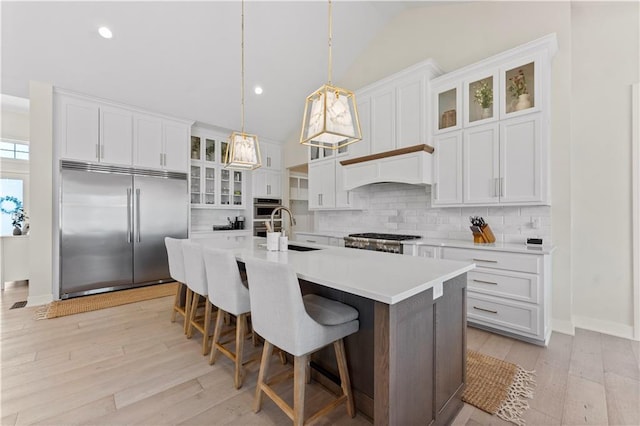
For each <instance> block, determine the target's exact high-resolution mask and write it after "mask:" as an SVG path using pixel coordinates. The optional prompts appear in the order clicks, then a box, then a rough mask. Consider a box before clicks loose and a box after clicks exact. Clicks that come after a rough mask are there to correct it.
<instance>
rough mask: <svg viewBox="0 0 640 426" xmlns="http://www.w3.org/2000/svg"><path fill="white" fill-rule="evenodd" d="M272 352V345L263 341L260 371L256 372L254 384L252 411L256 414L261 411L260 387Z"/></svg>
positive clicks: (266, 373) (267, 369) (266, 374)
mask: <svg viewBox="0 0 640 426" xmlns="http://www.w3.org/2000/svg"><path fill="white" fill-rule="evenodd" d="M272 350H273V345H272V344H271V343H269V342H268V341H266V340H265V341H264V346H263V348H262V359H261V361H260V371H259V372H258V383H257V384H256V399H255V401H254V403H253V411H255V412H256V413H257V412H258V411H260V409H262V387H263V386H264V383H265V379H266V377H267V376H268V374H269V361H270V359H271V351H272Z"/></svg>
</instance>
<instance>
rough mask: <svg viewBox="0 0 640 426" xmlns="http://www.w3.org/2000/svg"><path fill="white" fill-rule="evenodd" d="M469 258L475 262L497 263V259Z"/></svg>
mask: <svg viewBox="0 0 640 426" xmlns="http://www.w3.org/2000/svg"><path fill="white" fill-rule="evenodd" d="M471 260H473V261H475V262H488V263H498V261H497V260H486V259H476V258H473V259H471Z"/></svg>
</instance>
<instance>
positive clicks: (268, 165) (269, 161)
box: [267, 157, 271, 167]
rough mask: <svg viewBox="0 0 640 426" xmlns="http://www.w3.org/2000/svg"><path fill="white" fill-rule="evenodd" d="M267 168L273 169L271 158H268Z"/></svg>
mask: <svg viewBox="0 0 640 426" xmlns="http://www.w3.org/2000/svg"><path fill="white" fill-rule="evenodd" d="M267 167H271V157H267Z"/></svg>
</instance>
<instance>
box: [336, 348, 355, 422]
mask: <svg viewBox="0 0 640 426" xmlns="http://www.w3.org/2000/svg"><path fill="white" fill-rule="evenodd" d="M333 347H334V349H335V351H336V360H337V361H338V370H339V372H340V386H341V387H342V393H343V394H344V395H345V396H346V397H347V401H346V405H347V414H349V417H352V418H353V417H355V415H356V412H355V408H354V405H353V394H352V393H351V380H350V379H349V370H348V369H347V357H346V354H345V351H344V339H340V340H337V341H335V342H333Z"/></svg>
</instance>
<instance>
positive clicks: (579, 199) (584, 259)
mask: <svg viewBox="0 0 640 426" xmlns="http://www.w3.org/2000/svg"><path fill="white" fill-rule="evenodd" d="M571 23H572V26H571V28H572V39H573V49H572V68H573V71H572V73H571V75H572V81H571V84H572V93H571V95H572V103H571V110H572V117H571V133H572V139H573V151H572V165H571V181H572V189H571V203H572V206H571V212H572V214H571V218H572V225H573V232H572V235H571V247H572V265H571V278H572V281H573V313H574V322H575V325H576V326H578V327H585V328H590V329H595V330H600V331H605V332H611V333H615V334H618V335H622V336H630V335H631V333H632V329H631V327H632V324H633V286H632V257H631V256H632V249H631V247H632V232H631V223H632V220H631V170H632V169H631V160H630V159H631V119H632V117H631V90H630V88H631V85H632V84H633V83H636V82H638V81H640V77H639V65H638V63H639V56H638V51H639V49H640V41H639V40H640V30H639V25H640V21H639V3H638V2H630V3H613V2H606V3H592V2H573V3H572V8H571Z"/></svg>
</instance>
